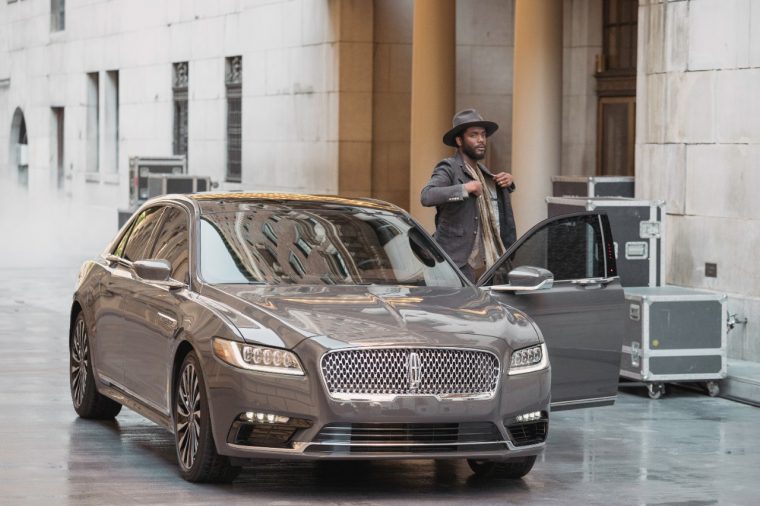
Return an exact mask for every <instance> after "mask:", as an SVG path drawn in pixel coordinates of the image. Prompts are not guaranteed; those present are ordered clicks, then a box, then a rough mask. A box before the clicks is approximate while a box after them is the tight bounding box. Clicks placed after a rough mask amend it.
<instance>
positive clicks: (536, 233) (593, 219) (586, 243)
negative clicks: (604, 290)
mask: <svg viewBox="0 0 760 506" xmlns="http://www.w3.org/2000/svg"><path fill="white" fill-rule="evenodd" d="M603 237H604V234H603V233H602V221H601V220H600V219H599V216H597V215H593V214H583V215H571V216H567V217H560V218H557V219H554V220H552V221H549V222H548V223H544V224H542V226H539V227H537V228H534V229H533V230H532V231H530V232H528V233H527V234H526V235H525V236H524V238H522V239H521V240H520V241H518V243H517V244H516V245H515V246H514V247H513V248H512V251H511V252H508V254H507V255H505V256H504V257H503V258H502V259H501V260H500V261H499V262H498V263H497V264H496V266H495V268H494V269H492V271H491V272H490V273H487V275H490V279H485V278H484V281H485V282H483V283H481V284H485V285H492V284H494V285H498V284H508V283H509V279H508V274H509V271H511V270H512V269H514V268H515V267H520V266H527V265H529V266H533V267H542V268H544V269H548V270H549V271H551V272H552V274H553V275H554V280H555V281H568V280H575V279H587V278H604V277H610V276H614V275H616V270H615V265H614V257H612V256H611V255H607V254H606V245H605V242H604V239H603Z"/></svg>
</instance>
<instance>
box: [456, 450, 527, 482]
mask: <svg viewBox="0 0 760 506" xmlns="http://www.w3.org/2000/svg"><path fill="white" fill-rule="evenodd" d="M467 463H468V464H469V465H470V469H472V472H474V473H475V475H476V476H482V477H484V478H509V479H513V480H517V479H520V478H522V477H523V476H525V475H526V474H528V473H529V472H530V470H531V469H533V464H535V463H536V456H535V455H532V456H530V457H522V458H519V459H511V460H505V461H493V460H475V459H468V460H467Z"/></svg>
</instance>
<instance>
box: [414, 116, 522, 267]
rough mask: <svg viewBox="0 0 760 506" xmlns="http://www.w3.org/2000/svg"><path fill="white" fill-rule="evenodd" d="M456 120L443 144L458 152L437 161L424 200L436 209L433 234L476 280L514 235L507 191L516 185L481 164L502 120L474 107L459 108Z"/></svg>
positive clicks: (504, 248) (501, 173)
mask: <svg viewBox="0 0 760 506" xmlns="http://www.w3.org/2000/svg"><path fill="white" fill-rule="evenodd" d="M452 123H453V127H452V128H451V130H449V131H448V132H446V134H445V135H444V136H443V143H444V144H446V145H447V146H451V147H455V148H457V152H456V154H455V155H454V156H452V157H451V158H446V159H444V160H441V161H440V162H438V164H437V165H436V167H435V169H433V175H432V176H431V177H430V181H428V184H427V185H426V186H425V187H424V188H423V189H422V193H421V195H420V200H421V202H422V205H423V206H427V207H432V206H435V208H436V213H435V234H433V237H435V239H436V241H438V244H440V245H441V247H442V248H443V249H444V250H445V251H446V253H448V255H449V256H450V257H451V259H452V260H453V261H454V262H455V263H456V264H457V266H458V267H459V268H460V269H461V270H462V272H463V273H464V274H465V275H466V276H467V277H468V278H469V279H470V280H471V281H473V282H474V281H476V280H477V279H478V277H480V275H481V274H483V272H485V270H486V269H488V268H489V267H491V266H492V265H493V264H494V263H495V262H496V260H497V259H498V258H499V257H500V256H501V255H503V254H504V252H505V251H506V248H508V247H509V246H510V245H511V244H512V243H513V242H514V241H515V239H516V232H515V219H514V216H513V214H512V204H511V201H510V196H509V195H510V193H512V192H513V191H514V190H515V184H514V182H513V181H512V174H509V173H506V172H499V173H496V174H494V173H492V172H490V171H489V170H488V169H487V168H486V167H485V166H484V165H483V164H482V163H478V162H479V160H482V159H483V158H484V157H485V153H486V142H487V140H486V139H487V138H488V137H490V136H491V134H493V133H494V132H495V131H496V130H497V129H498V128H499V125H497V124H496V123H494V122H492V121H485V120H483V117H482V116H481V115H480V114H479V113H478V111H476V110H475V109H466V110H464V111H460V112H458V113H457V114H456V115H454V120H453V122H452Z"/></svg>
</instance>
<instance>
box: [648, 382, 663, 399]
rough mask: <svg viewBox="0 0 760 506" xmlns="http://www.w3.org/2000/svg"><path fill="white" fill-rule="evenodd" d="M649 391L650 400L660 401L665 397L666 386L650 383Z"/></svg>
mask: <svg viewBox="0 0 760 506" xmlns="http://www.w3.org/2000/svg"><path fill="white" fill-rule="evenodd" d="M647 390H648V393H649V398H650V399H659V398H660V397H662V396H663V395H665V385H664V384H662V383H649V384H647Z"/></svg>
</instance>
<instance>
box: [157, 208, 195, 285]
mask: <svg viewBox="0 0 760 506" xmlns="http://www.w3.org/2000/svg"><path fill="white" fill-rule="evenodd" d="M189 243H190V240H189V236H188V216H187V213H186V212H185V211H183V210H182V209H179V208H176V207H167V208H166V210H165V211H164V215H163V219H162V220H161V225H160V228H159V231H158V234H157V235H156V242H155V245H154V246H153V250H152V252H151V254H150V258H163V259H165V260H168V261H169V262H171V264H172V274H171V277H172V278H174V279H176V280H178V281H183V282H185V283H187V282H189V279H188V273H189V254H190V247H189Z"/></svg>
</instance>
